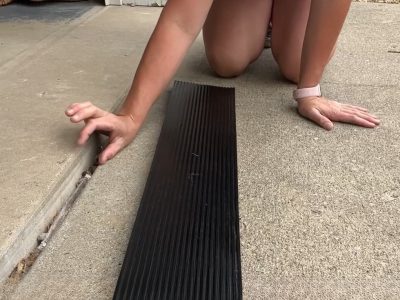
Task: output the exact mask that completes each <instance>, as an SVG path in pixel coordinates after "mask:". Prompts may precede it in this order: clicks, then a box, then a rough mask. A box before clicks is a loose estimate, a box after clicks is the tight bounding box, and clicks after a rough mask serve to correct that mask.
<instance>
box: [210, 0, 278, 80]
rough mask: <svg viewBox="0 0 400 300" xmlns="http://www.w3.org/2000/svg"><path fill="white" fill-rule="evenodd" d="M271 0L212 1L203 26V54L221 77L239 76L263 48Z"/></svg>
mask: <svg viewBox="0 0 400 300" xmlns="http://www.w3.org/2000/svg"><path fill="white" fill-rule="evenodd" d="M272 2H273V1H272V0H252V1H241V0H216V1H214V4H213V6H212V7H211V10H210V12H209V15H208V17H207V20H206V22H205V24H204V28H203V36H204V45H205V48H206V55H207V59H208V62H209V64H210V66H211V68H212V69H213V70H214V71H215V72H216V73H217V74H218V75H219V76H221V77H234V76H238V75H240V74H241V73H242V72H243V71H244V70H245V69H246V67H247V66H248V65H249V64H250V63H252V62H253V61H254V60H256V59H257V58H258V56H259V55H260V54H261V51H262V50H263V48H264V41H265V35H266V31H267V24H268V22H269V19H270V16H271V7H272Z"/></svg>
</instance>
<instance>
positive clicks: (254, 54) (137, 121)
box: [66, 0, 379, 164]
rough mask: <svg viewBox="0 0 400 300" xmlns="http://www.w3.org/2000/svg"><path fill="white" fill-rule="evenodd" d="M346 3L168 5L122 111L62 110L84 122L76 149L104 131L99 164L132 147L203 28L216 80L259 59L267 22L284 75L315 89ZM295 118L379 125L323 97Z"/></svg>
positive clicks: (326, 124) (205, 0)
mask: <svg viewBox="0 0 400 300" xmlns="http://www.w3.org/2000/svg"><path fill="white" fill-rule="evenodd" d="M350 3H351V0H335V1H332V0H302V1H293V0H248V1H242V0H214V1H213V0H196V1H194V0H168V2H167V5H166V6H165V8H164V9H163V11H162V13H161V16H160V18H159V20H158V23H157V25H156V27H155V29H154V32H153V34H152V36H151V38H150V40H149V42H148V44H147V47H146V49H145V51H144V54H143V56H142V59H141V61H140V64H139V66H138V68H137V71H136V74H135V77H134V79H133V83H132V87H131V89H130V91H129V93H128V95H127V97H126V100H125V102H124V104H123V105H122V107H121V109H120V111H119V112H118V113H117V114H113V113H109V112H106V111H104V110H102V109H100V108H98V107H97V106H95V105H93V104H92V103H90V102H84V103H73V104H71V105H70V106H69V107H68V108H67V110H66V115H67V116H68V117H70V119H71V121H72V122H73V123H79V122H82V121H84V122H85V127H84V128H83V129H82V131H81V133H80V137H79V140H78V143H79V144H84V143H85V142H86V141H87V140H88V138H89V137H90V135H91V134H93V133H94V132H95V131H101V132H106V133H107V134H108V135H109V144H108V146H107V147H106V148H105V149H104V150H103V152H102V153H101V154H100V156H99V163H100V164H104V163H106V162H107V161H108V160H110V159H112V158H113V157H114V156H115V155H116V154H117V153H119V152H120V151H121V150H122V149H123V148H124V147H126V146H127V145H128V144H129V143H131V142H132V140H133V139H134V138H135V136H136V134H137V132H138V130H139V128H140V127H141V125H142V124H143V122H144V120H145V118H146V115H147V113H148V111H149V110H150V108H151V106H152V105H153V103H154V102H155V101H156V99H157V98H158V97H159V96H160V95H161V93H162V92H163V91H164V90H165V89H166V87H167V85H168V84H169V82H170V81H171V79H172V78H173V76H174V75H175V73H176V71H177V69H178V67H179V66H180V64H181V62H182V60H183V58H184V56H185V54H186V53H187V51H188V49H189V48H190V46H191V45H192V43H193V41H194V40H195V38H196V37H197V35H198V34H199V33H200V31H201V29H203V36H204V44H205V48H206V54H207V58H208V61H209V64H210V66H211V68H212V69H213V70H214V71H215V73H216V74H217V75H219V76H222V77H234V76H238V75H240V74H241V73H242V72H244V71H245V69H246V67H247V66H248V65H249V64H250V63H252V62H253V61H254V60H256V59H257V58H258V56H259V55H260V54H261V51H262V49H263V44H264V38H265V34H266V30H267V24H268V23H269V21H270V20H271V18H272V30H273V31H272V53H273V55H274V58H275V60H276V61H277V63H278V65H279V67H280V70H281V72H282V74H283V75H284V76H285V77H286V78H287V79H288V80H290V81H293V82H295V83H296V84H297V85H298V87H299V88H303V87H312V86H315V85H316V84H318V83H319V82H320V80H321V77H322V74H323V72H324V69H325V66H326V65H327V64H328V62H329V60H330V58H331V57H332V55H333V53H334V49H335V45H336V41H337V39H338V36H339V34H340V31H341V29H342V26H343V23H344V21H345V18H346V16H347V13H348V10H349V7H350ZM170 45H174V46H173V47H171V46H170ZM160 70H163V71H162V72H160ZM298 112H299V113H300V115H302V116H303V117H305V118H308V119H310V120H312V121H314V122H315V123H316V124H318V125H319V126H321V127H323V128H325V129H326V130H331V129H332V128H333V123H334V122H345V123H351V124H354V125H358V126H362V127H367V128H373V127H376V126H377V125H378V124H379V120H378V119H377V118H376V117H375V116H373V115H372V114H370V113H368V111H367V110H366V109H365V108H361V107H358V106H353V105H347V104H341V103H339V102H336V101H333V100H329V99H327V98H325V97H309V98H303V99H301V100H300V101H299V102H298Z"/></svg>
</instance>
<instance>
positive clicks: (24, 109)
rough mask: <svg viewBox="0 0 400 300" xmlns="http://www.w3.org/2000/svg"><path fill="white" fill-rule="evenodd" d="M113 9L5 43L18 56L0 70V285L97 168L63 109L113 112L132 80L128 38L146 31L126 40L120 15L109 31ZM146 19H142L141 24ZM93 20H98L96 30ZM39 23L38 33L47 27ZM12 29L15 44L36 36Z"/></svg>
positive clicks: (133, 56) (134, 58) (133, 59)
mask: <svg viewBox="0 0 400 300" xmlns="http://www.w3.org/2000/svg"><path fill="white" fill-rule="evenodd" d="M106 10H107V9H106V8H103V7H102V8H100V9H99V8H97V7H95V8H94V9H93V10H92V11H90V12H88V13H87V14H85V15H84V16H82V18H79V19H77V20H75V21H71V22H68V23H65V24H64V25H60V24H59V23H56V24H55V25H54V28H53V29H52V28H51V27H52V26H53V25H52V23H49V24H48V27H46V28H45V29H44V30H43V32H42V33H43V34H42V35H40V34H32V35H33V36H35V38H33V39H32V40H29V38H28V42H26V43H22V44H19V43H16V44H13V43H12V41H13V38H12V37H11V36H8V38H7V39H6V40H5V41H4V43H6V44H4V48H3V49H2V51H3V50H4V52H5V53H7V49H12V51H14V53H16V54H17V53H19V54H18V55H16V56H15V57H14V58H12V59H9V60H7V61H6V62H4V63H3V64H2V65H1V67H0V87H1V89H0V97H1V99H2V104H1V107H2V108H1V111H0V128H2V135H1V137H0V143H1V145H2V147H1V153H0V155H1V161H0V182H1V186H0V199H1V201H0V281H1V280H2V279H3V278H4V276H7V274H9V273H10V271H11V270H12V269H13V268H14V266H15V265H16V263H17V262H18V261H19V260H20V259H21V258H23V257H24V256H25V255H27V254H28V253H29V251H30V249H31V248H32V246H34V245H36V238H37V236H38V235H39V234H40V233H41V232H42V230H44V228H45V227H46V226H47V225H48V223H49V222H50V220H51V219H52V218H53V216H54V215H55V214H56V211H57V209H59V208H60V206H61V205H62V202H63V201H64V200H65V199H66V198H67V197H68V196H69V194H70V193H71V192H72V191H73V189H74V186H75V184H76V182H77V181H78V179H79V178H80V176H81V173H82V171H83V170H84V169H85V168H87V167H88V166H89V165H91V164H92V161H93V158H94V155H93V154H92V155H90V156H89V157H88V154H90V153H89V152H88V151H87V150H88V148H81V147H78V146H76V143H75V140H76V137H77V135H78V132H79V128H78V127H72V126H70V124H69V121H68V119H67V118H65V116H64V113H63V110H64V109H65V107H66V106H67V105H68V104H70V103H71V102H73V101H87V100H92V101H96V103H98V104H99V105H101V106H102V107H105V108H106V109H111V108H112V107H113V106H115V104H116V102H117V101H116V100H117V99H120V98H121V95H122V94H123V93H124V90H125V88H126V87H127V86H128V85H129V82H130V81H131V77H132V72H133V71H134V69H133V68H127V67H126V66H127V65H130V66H134V65H135V64H136V63H137V62H138V60H139V58H140V55H141V53H140V52H135V51H138V50H141V48H140V49H138V48H135V49H133V47H132V45H133V44H134V41H132V39H130V38H129V34H134V35H139V34H140V32H141V31H140V30H139V29H138V28H132V30H131V31H130V32H129V33H127V32H126V31H125V29H126V26H127V25H128V24H127V23H125V24H121V23H119V22H118V13H116V12H115V16H114V22H115V23H116V24H115V25H114V26H110V27H105V28H103V27H104V23H102V22H103V21H102V19H101V15H102V12H103V11H106ZM141 16H142V15H141V14H138V16H136V19H135V22H137V23H138V24H140V22H141V19H140V18H141ZM110 17H112V14H111V15H110V16H107V17H106V18H108V19H109V18H110ZM91 18H95V20H97V21H96V22H92V23H91V22H90V20H91ZM127 18H128V20H127V22H133V19H132V18H130V17H129V16H127ZM88 22H89V23H88ZM110 22H112V21H111V20H110ZM28 23H29V22H28ZM35 24H37V23H35V22H34V23H32V24H31V25H32V27H33V29H38V30H39V31H40V30H41V28H42V29H43V28H44V27H43V26H44V25H43V24H42V27H40V26H39V27H38V26H36V25H35ZM119 24H120V25H119ZM7 28H13V30H14V31H16V32H18V33H19V35H18V36H16V37H15V40H16V41H19V40H20V38H21V37H23V36H27V37H29V36H32V35H31V31H32V28H31V27H29V26H27V23H25V22H17V23H15V22H4V23H1V30H4V31H5V32H7ZM141 30H142V31H143V28H142V29H141ZM149 30H150V29H148V31H149ZM2 42H3V40H2ZM138 42H139V41H138ZM142 44H144V42H142ZM104 45H107V47H105V46H104ZM91 144H92V145H93V141H92V143H91ZM90 149H93V147H92V148H90Z"/></svg>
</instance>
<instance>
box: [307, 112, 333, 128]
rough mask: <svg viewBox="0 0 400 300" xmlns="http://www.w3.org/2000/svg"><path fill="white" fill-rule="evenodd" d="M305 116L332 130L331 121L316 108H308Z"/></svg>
mask: <svg viewBox="0 0 400 300" xmlns="http://www.w3.org/2000/svg"><path fill="white" fill-rule="evenodd" d="M306 117H307V118H309V119H310V120H312V121H314V122H315V123H317V124H318V125H319V126H321V127H322V128H324V129H326V130H332V128H333V123H332V121H331V120H329V119H328V118H327V117H325V116H324V115H322V114H321V113H320V111H319V110H318V109H316V108H312V109H311V110H309V111H308V113H307V115H306Z"/></svg>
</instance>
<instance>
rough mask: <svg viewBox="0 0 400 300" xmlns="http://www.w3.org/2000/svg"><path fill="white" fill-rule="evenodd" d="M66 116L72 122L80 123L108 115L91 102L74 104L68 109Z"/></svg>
mask: <svg viewBox="0 0 400 300" xmlns="http://www.w3.org/2000/svg"><path fill="white" fill-rule="evenodd" d="M65 114H66V115H67V116H68V117H70V119H71V122H73V123H78V122H80V121H82V120H87V119H89V118H99V117H103V116H105V115H106V114H107V112H105V111H104V110H101V109H99V108H98V107H96V106H95V105H93V104H92V103H90V102H83V103H73V104H71V105H70V106H68V107H67V109H66V111H65Z"/></svg>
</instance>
